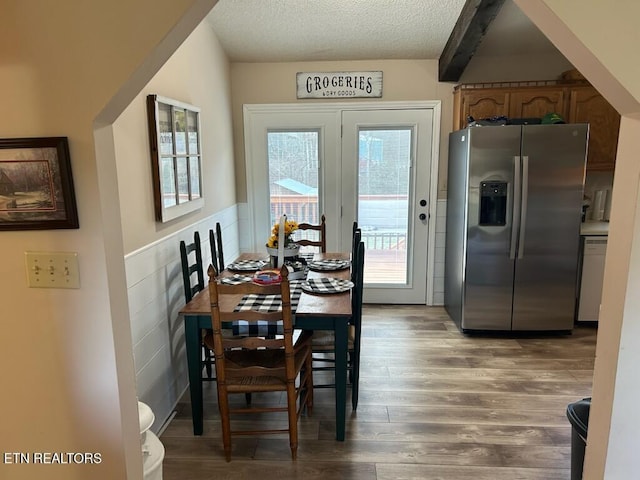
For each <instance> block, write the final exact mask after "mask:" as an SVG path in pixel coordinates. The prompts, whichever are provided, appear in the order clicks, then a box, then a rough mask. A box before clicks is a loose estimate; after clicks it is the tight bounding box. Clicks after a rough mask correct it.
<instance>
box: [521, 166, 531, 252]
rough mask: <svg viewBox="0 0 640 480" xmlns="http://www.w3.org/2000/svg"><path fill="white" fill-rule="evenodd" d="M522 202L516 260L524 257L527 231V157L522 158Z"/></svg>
mask: <svg viewBox="0 0 640 480" xmlns="http://www.w3.org/2000/svg"><path fill="white" fill-rule="evenodd" d="M520 194H521V196H522V202H521V206H520V239H519V240H518V259H521V258H522V257H523V256H524V239H525V230H526V229H527V207H528V203H529V157H527V156H523V157H522V187H521V192H520Z"/></svg>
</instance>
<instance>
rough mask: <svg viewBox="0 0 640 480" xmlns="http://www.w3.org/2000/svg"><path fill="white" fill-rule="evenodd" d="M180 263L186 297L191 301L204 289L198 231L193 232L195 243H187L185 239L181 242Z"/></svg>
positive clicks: (187, 300) (186, 299)
mask: <svg viewBox="0 0 640 480" xmlns="http://www.w3.org/2000/svg"><path fill="white" fill-rule="evenodd" d="M180 263H181V265H182V283H183V287H184V298H185V301H186V302H189V301H190V300H191V299H192V298H193V296H194V295H195V294H196V293H198V292H199V291H201V290H203V289H204V271H203V267H202V248H201V245H200V234H199V233H198V232H195V233H194V234H193V243H189V244H187V243H186V242H185V241H184V240H182V241H181V242H180ZM194 273H195V280H194V278H193V275H194Z"/></svg>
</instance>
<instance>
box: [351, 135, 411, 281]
mask: <svg viewBox="0 0 640 480" xmlns="http://www.w3.org/2000/svg"><path fill="white" fill-rule="evenodd" d="M411 145H412V129H411V128H406V127H400V128H380V129H378V128H372V129H370V128H367V129H360V130H359V132H358V199H357V203H358V226H359V227H360V228H361V229H362V240H363V241H364V242H365V251H366V253H365V265H366V268H365V275H364V281H365V283H379V284H380V283H384V284H403V285H404V284H406V283H407V282H408V264H407V243H408V241H407V238H408V236H407V232H408V222H409V214H410V209H409V190H410V185H411V184H410V179H411Z"/></svg>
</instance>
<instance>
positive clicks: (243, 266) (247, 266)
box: [227, 260, 267, 272]
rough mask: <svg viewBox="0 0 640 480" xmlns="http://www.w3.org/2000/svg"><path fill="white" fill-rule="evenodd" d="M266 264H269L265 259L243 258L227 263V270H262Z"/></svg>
mask: <svg viewBox="0 0 640 480" xmlns="http://www.w3.org/2000/svg"><path fill="white" fill-rule="evenodd" d="M265 265H267V262H266V261H264V260H242V261H239V262H234V263H230V264H229V265H227V270H231V271H232V272H252V271H256V270H261V269H262V268H263V267H264V266H265Z"/></svg>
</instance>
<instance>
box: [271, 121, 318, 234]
mask: <svg viewBox="0 0 640 480" xmlns="http://www.w3.org/2000/svg"><path fill="white" fill-rule="evenodd" d="M318 137H319V133H318V132H317V131H286V132H283V131H279V132H273V131H272V132H268V133H267V148H268V152H269V153H268V155H269V198H270V204H271V224H272V225H273V224H274V223H276V222H277V221H278V220H279V219H280V216H281V215H282V214H286V215H287V217H288V218H290V219H292V220H295V221H297V222H298V223H302V222H308V223H314V224H317V223H320V218H319V206H318V201H319V200H318V199H319V194H318V185H319V181H318V171H319V170H318V165H319V152H318ZM313 233H316V234H317V233H318V232H313ZM299 234H300V233H298V235H299Z"/></svg>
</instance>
